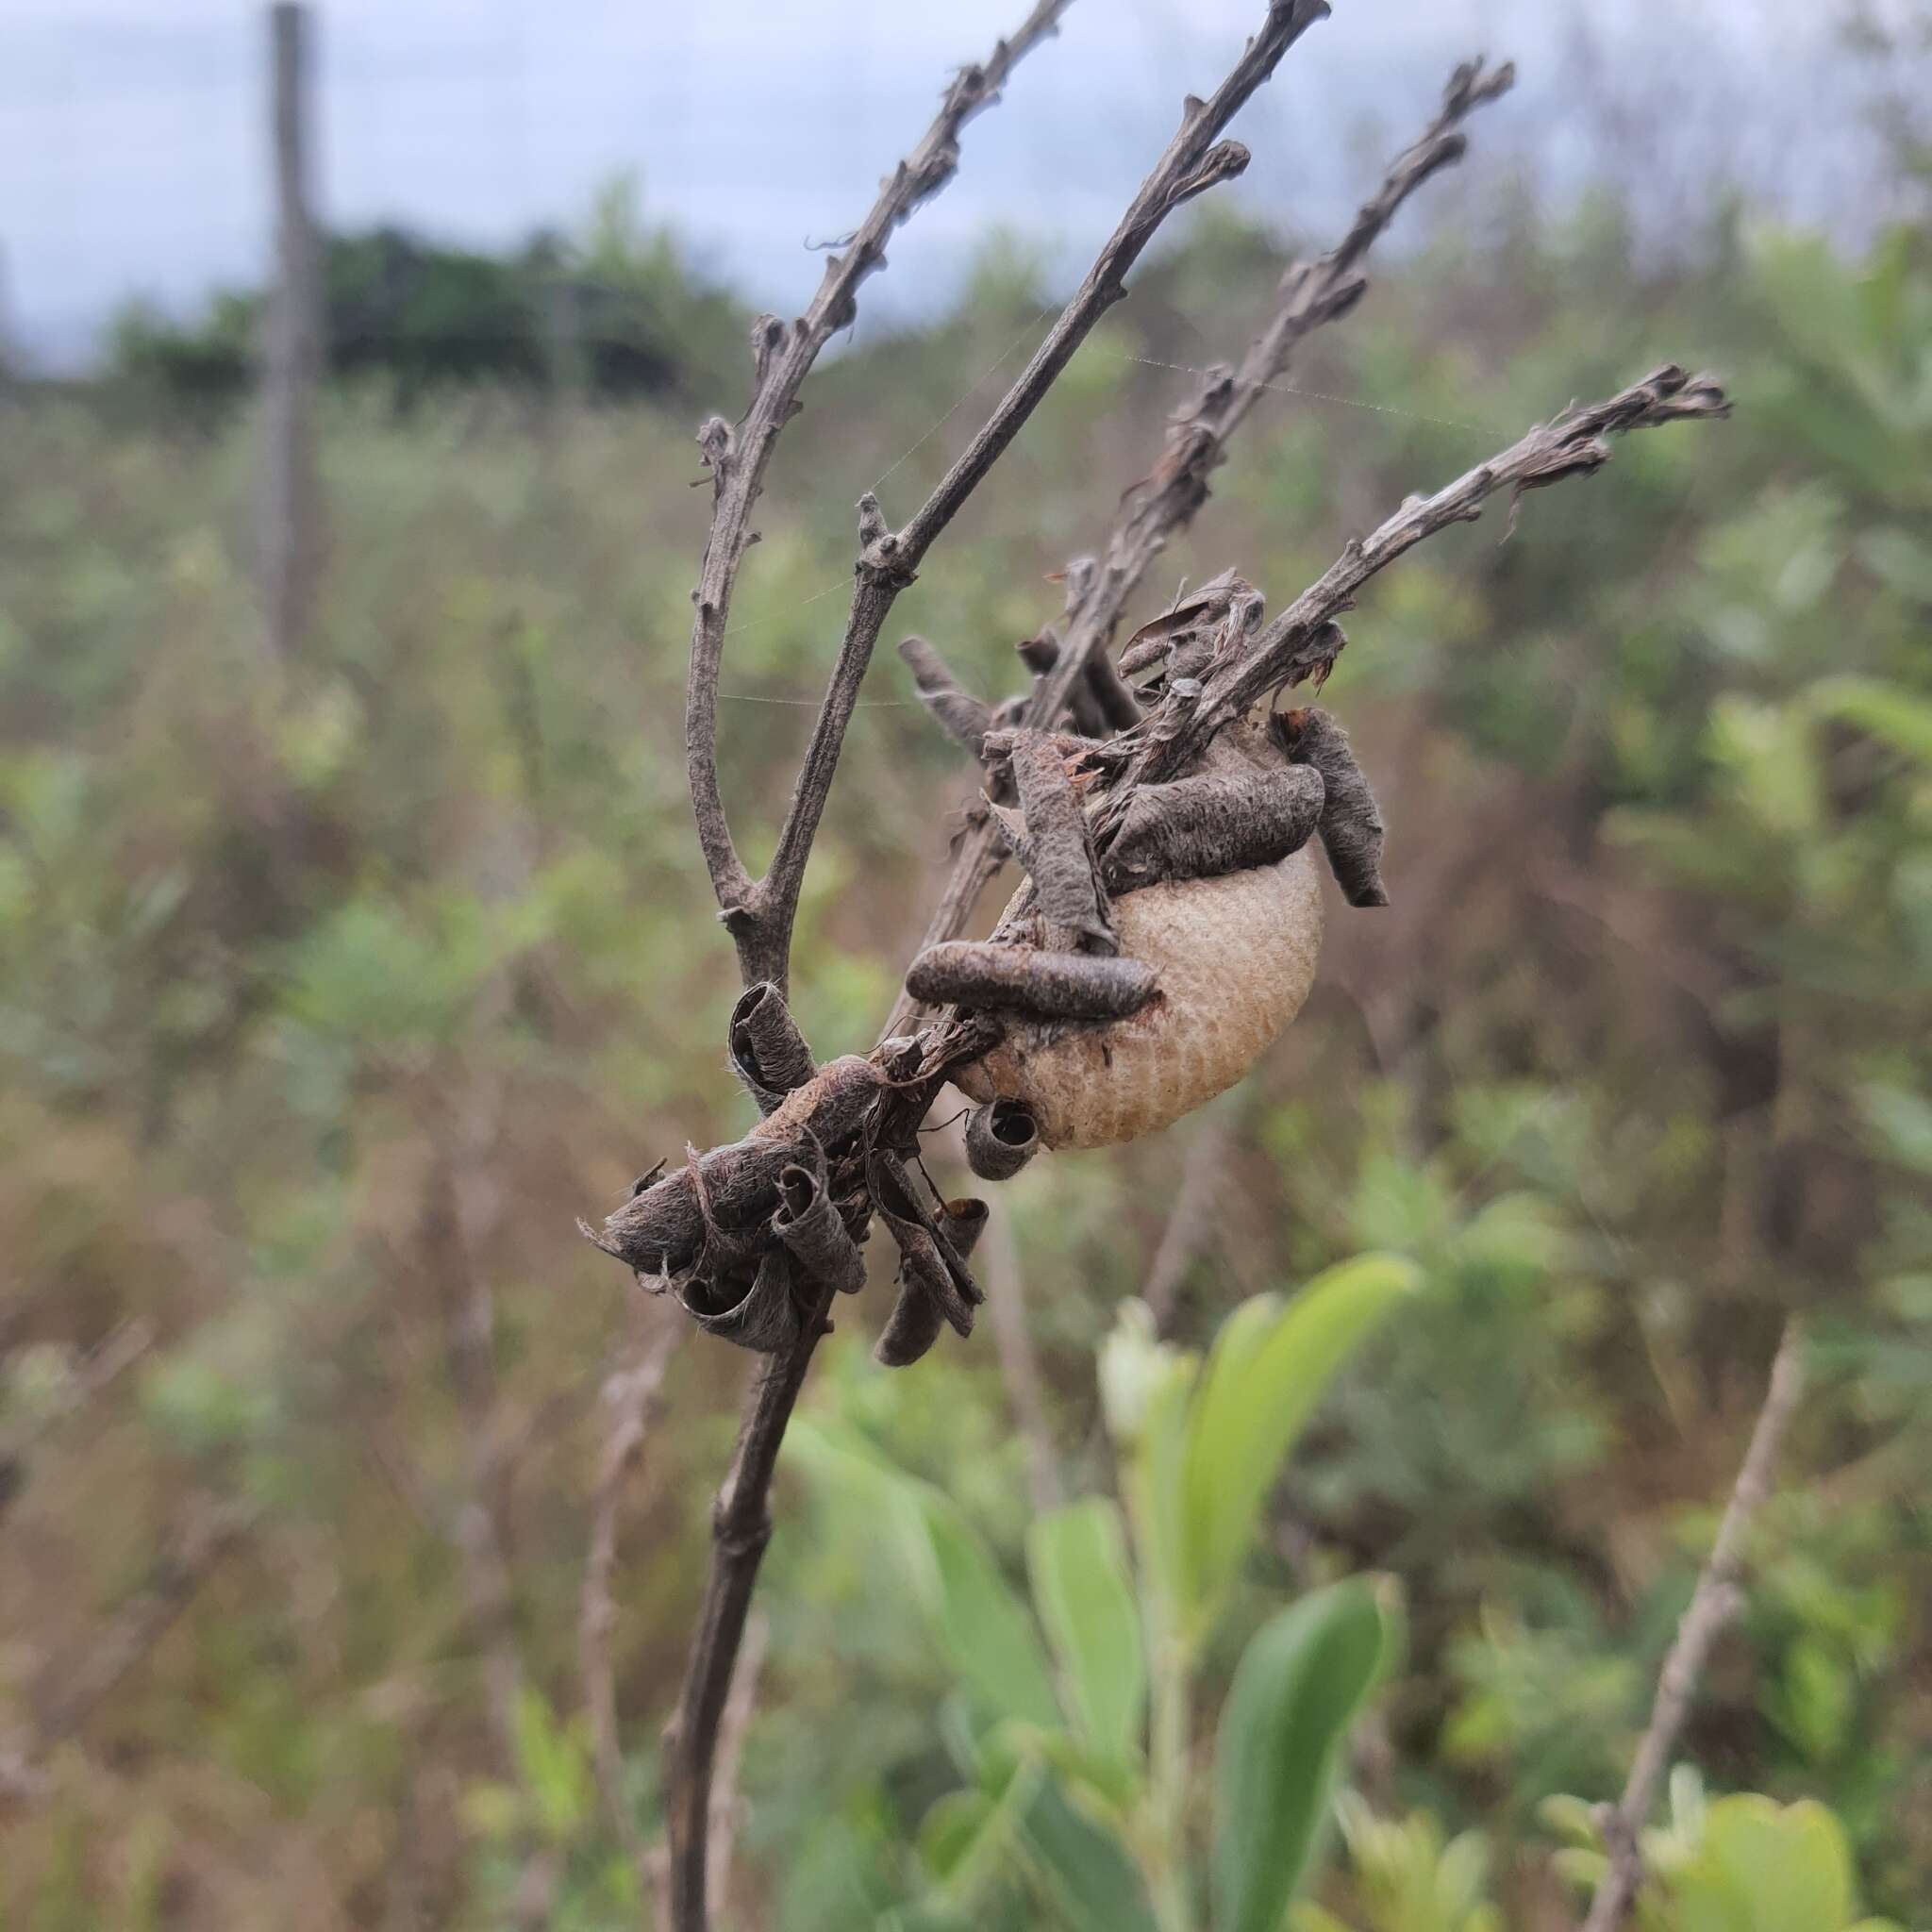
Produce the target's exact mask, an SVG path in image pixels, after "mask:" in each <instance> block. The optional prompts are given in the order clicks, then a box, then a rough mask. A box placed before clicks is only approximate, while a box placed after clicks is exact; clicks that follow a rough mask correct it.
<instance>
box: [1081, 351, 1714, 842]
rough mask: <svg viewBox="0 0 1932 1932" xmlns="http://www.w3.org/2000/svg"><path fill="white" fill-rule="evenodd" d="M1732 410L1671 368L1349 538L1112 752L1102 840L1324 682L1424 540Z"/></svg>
mask: <svg viewBox="0 0 1932 1932" xmlns="http://www.w3.org/2000/svg"><path fill="white" fill-rule="evenodd" d="M1730 408H1731V406H1730V403H1729V401H1728V400H1727V399H1726V398H1725V395H1724V391H1723V390H1722V389H1721V388H1720V387H1719V386H1718V384H1717V382H1716V381H1715V380H1714V379H1713V378H1712V377H1711V376H1708V375H1688V374H1687V373H1686V372H1685V371H1684V370H1682V369H1679V368H1677V367H1676V365H1675V364H1674V363H1666V364H1664V365H1663V367H1661V368H1659V369H1654V370H1652V372H1651V373H1650V374H1649V375H1646V376H1645V377H1644V378H1643V379H1642V380H1641V382H1635V383H1632V384H1631V385H1630V387H1629V388H1628V389H1624V390H1620V391H1618V392H1617V393H1616V394H1615V395H1613V396H1610V397H1608V398H1607V400H1605V401H1603V402H1600V403H1590V404H1586V405H1583V406H1581V407H1579V408H1570V409H1566V410H1565V411H1564V412H1563V413H1562V414H1561V415H1560V416H1558V417H1557V418H1555V420H1554V421H1552V422H1549V423H1543V424H1540V425H1538V426H1537V427H1536V428H1534V429H1532V430H1530V431H1529V432H1528V434H1527V435H1525V436H1523V437H1520V438H1519V439H1518V440H1517V441H1515V442H1513V443H1511V444H1510V445H1509V447H1508V448H1507V449H1506V450H1504V451H1502V452H1501V453H1500V454H1499V455H1496V456H1493V457H1491V458H1490V460H1489V461H1488V462H1486V463H1479V464H1477V466H1476V467H1475V468H1474V469H1473V470H1468V471H1465V472H1464V473H1463V474H1462V475H1460V476H1458V477H1457V479H1456V480H1455V481H1454V482H1453V483H1449V484H1445V485H1444V486H1443V488H1441V490H1438V491H1435V493H1434V494H1433V495H1430V496H1411V497H1410V498H1409V499H1408V500H1407V502H1406V503H1405V504H1404V505H1403V506H1402V508H1400V509H1399V510H1397V511H1396V512H1395V514H1394V515H1393V516H1391V517H1390V518H1389V519H1388V520H1387V521H1386V522H1384V523H1383V524H1381V525H1378V526H1377V528H1375V529H1374V531H1372V532H1371V533H1370V535H1369V536H1368V537H1367V538H1365V539H1362V538H1357V539H1352V540H1351V541H1349V543H1348V544H1347V546H1346V547H1345V548H1344V549H1343V551H1342V553H1341V557H1340V558H1337V559H1336V561H1335V562H1334V563H1332V564H1331V565H1329V567H1328V569H1327V570H1326V571H1324V573H1323V575H1322V576H1321V577H1320V578H1319V579H1318V580H1317V581H1316V582H1315V583H1313V584H1311V585H1310V586H1309V587H1308V589H1307V590H1306V591H1303V592H1302V594H1301V595H1300V596H1299V597H1297V598H1296V599H1295V600H1294V602H1293V603H1292V604H1291V605H1290V606H1289V607H1288V608H1287V609H1286V610H1284V611H1283V612H1282V614H1281V615H1280V616H1279V617H1277V618H1276V619H1275V620H1274V623H1273V624H1271V625H1267V626H1266V627H1265V628H1263V629H1261V630H1259V631H1258V632H1257V633H1256V634H1255V635H1254V636H1253V637H1252V639H1239V638H1238V639H1234V640H1231V641H1230V645H1231V647H1230V648H1227V649H1225V650H1224V652H1223V653H1222V655H1221V657H1220V658H1219V659H1218V660H1217V668H1216V669H1215V670H1214V672H1213V673H1212V675H1209V676H1208V679H1207V680H1206V682H1205V684H1204V685H1203V686H1201V687H1200V688H1199V689H1196V690H1193V691H1169V692H1168V694H1167V696H1166V697H1165V698H1164V699H1163V700H1162V703H1161V707H1160V708H1159V710H1158V711H1157V712H1155V713H1153V714H1151V715H1150V716H1149V717H1147V718H1146V719H1143V720H1142V721H1141V724H1137V725H1136V726H1135V727H1134V728H1133V730H1131V731H1128V732H1124V733H1122V735H1121V736H1120V737H1119V738H1118V739H1116V740H1114V741H1111V742H1110V743H1109V744H1108V755H1109V758H1111V759H1112V761H1113V762H1114V763H1115V765H1116V767H1117V769H1124V774H1125V777H1124V779H1120V778H1117V779H1116V780H1115V781H1114V784H1113V797H1112V798H1111V799H1110V800H1109V806H1110V808H1111V809H1110V810H1109V811H1108V812H1107V813H1106V814H1104V816H1103V818H1102V820H1101V822H1100V823H1099V824H1096V836H1097V837H1100V838H1103V839H1104V838H1105V837H1106V834H1107V826H1108V821H1111V822H1114V823H1118V821H1119V819H1120V818H1121V817H1122V816H1123V815H1124V810H1125V807H1126V802H1127V799H1128V797H1129V796H1130V794H1131V790H1132V787H1133V786H1134V785H1137V784H1141V783H1149V782H1158V780H1160V779H1162V778H1164V777H1166V776H1168V775H1169V774H1172V773H1174V772H1176V771H1178V770H1180V769H1182V768H1183V767H1185V766H1186V765H1187V763H1188V762H1189V760H1190V759H1191V758H1192V757H1193V756H1194V754H1196V753H1197V752H1198V751H1199V750H1200V749H1201V747H1202V746H1203V745H1204V744H1206V743H1207V741H1208V739H1209V738H1211V737H1212V736H1213V734H1214V733H1215V732H1216V731H1217V730H1219V729H1220V728H1221V726H1222V725H1223V724H1226V723H1227V722H1228V720H1230V719H1232V718H1238V717H1240V716H1241V714H1242V713H1243V712H1245V711H1246V710H1248V709H1249V708H1250V707H1252V706H1254V705H1256V704H1257V703H1259V702H1260V700H1261V699H1263V698H1265V697H1267V696H1269V695H1270V694H1271V693H1273V692H1275V691H1282V690H1285V689H1286V688H1288V687H1289V686H1291V685H1295V684H1299V683H1301V682H1303V681H1304V680H1305V679H1307V678H1310V677H1312V678H1314V679H1316V681H1317V682H1319V681H1320V680H1321V679H1322V678H1324V677H1325V676H1326V675H1328V672H1329V670H1330V669H1331V668H1332V667H1333V665H1334V662H1335V658H1336V657H1337V656H1338V654H1339V653H1340V651H1341V647H1342V645H1343V643H1344V642H1345V641H1346V640H1345V639H1344V638H1343V636H1342V634H1341V627H1340V626H1339V625H1337V624H1336V622H1335V620H1336V618H1338V617H1339V616H1341V614H1342V612H1344V611H1346V610H1350V609H1353V608H1354V607H1355V598H1356V593H1357V591H1359V590H1360V589H1361V587H1362V586H1363V585H1364V584H1365V583H1367V582H1368V580H1369V579H1370V578H1371V577H1372V576H1374V575H1375V574H1376V573H1377V572H1378V571H1380V570H1383V569H1386V568H1387V566H1388V565H1390V564H1391V563H1393V562H1394V561H1395V559H1396V558H1398V557H1400V556H1402V555H1403V554H1404V553H1405V552H1406V551H1408V550H1412V549H1414V547H1415V546H1416V545H1417V544H1418V543H1420V542H1421V541H1423V540H1424V538H1425V537H1432V536H1434V535H1435V534H1436V533H1437V532H1438V531H1439V530H1445V529H1447V528H1448V527H1449V526H1450V525H1452V524H1465V523H1474V521H1475V520H1476V519H1477V518H1478V517H1479V516H1480V515H1481V514H1482V506H1483V504H1484V502H1485V501H1486V500H1487V499H1488V498H1490V497H1491V496H1493V495H1495V494H1496V492H1497V491H1502V490H1507V491H1510V492H1511V493H1512V498H1513V499H1515V500H1518V501H1520V499H1521V498H1522V496H1523V494H1524V491H1529V490H1540V489H1542V488H1544V487H1545V486H1546V485H1548V484H1552V483H1558V482H1561V481H1562V480H1563V479H1564V478H1566V477H1570V476H1586V475H1591V473H1592V472H1594V471H1596V470H1599V469H1601V468H1602V467H1603V465H1604V464H1605V463H1607V462H1608V461H1609V459H1610V445H1609V443H1608V442H1607V441H1606V438H1607V437H1609V436H1611V435H1620V434H1622V433H1623V432H1624V431H1626V430H1631V429H1651V428H1656V427H1657V426H1658V425H1661V424H1665V423H1680V422H1690V421H1701V420H1707V419H1709V418H1711V417H1718V416H1727V415H1729V414H1730Z"/></svg>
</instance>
